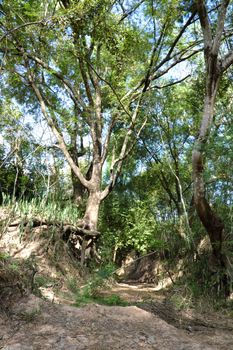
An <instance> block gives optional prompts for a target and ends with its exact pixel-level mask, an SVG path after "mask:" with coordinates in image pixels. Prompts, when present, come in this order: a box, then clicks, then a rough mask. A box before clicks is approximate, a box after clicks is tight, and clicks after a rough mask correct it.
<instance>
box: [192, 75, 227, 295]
mask: <svg viewBox="0 0 233 350" xmlns="http://www.w3.org/2000/svg"><path fill="white" fill-rule="evenodd" d="M217 86H218V79H217V80H215V81H214V82H212V84H211V87H210V83H209V85H207V96H206V98H205V104H204V111H203V118H202V124H201V128H200V134H199V137H198V139H197V141H196V144H195V146H194V150H193V153H192V165H193V180H194V203H195V207H196V210H197V214H198V216H199V219H200V220H201V223H202V224H203V226H204V227H205V229H206V231H207V233H208V235H209V237H210V242H211V245H212V250H213V257H214V261H215V264H216V266H217V268H218V269H219V271H220V274H221V276H220V281H221V286H220V287H221V288H222V289H224V293H225V294H228V293H229V290H228V283H227V279H228V278H227V259H226V256H225V254H224V253H223V250H222V243H223V239H224V236H223V234H224V224H223V222H222V220H221V219H220V218H219V217H218V216H217V214H216V213H215V212H214V211H213V209H212V208H211V206H210V204H209V203H208V201H207V199H206V193H205V182H204V178H203V173H204V151H205V143H206V141H207V137H208V132H209V128H210V127H211V123H212V119H213V114H214V103H215V96H216V92H217Z"/></svg>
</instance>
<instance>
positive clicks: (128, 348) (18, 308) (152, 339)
mask: <svg viewBox="0 0 233 350" xmlns="http://www.w3.org/2000/svg"><path fill="white" fill-rule="evenodd" d="M111 293H114V294H117V295H119V296H121V298H123V299H124V300H127V301H128V302H130V303H132V304H136V305H137V306H136V305H134V306H126V307H121V306H104V305H98V304H89V305H86V306H83V307H79V308H77V307H74V306H71V305H65V304H54V303H51V302H49V301H46V300H43V299H41V298H38V297H36V296H34V295H32V294H31V295H30V296H28V297H24V298H21V299H20V300H17V302H15V303H14V304H12V305H11V308H10V310H9V309H7V310H4V307H2V310H1V314H0V349H4V350H42V349H44V350H47V349H53V350H55V349H62V350H87V349H90V350H111V349H112V350H117V349H119V350H120V349H122V350H123V349H124V350H133V349H136V350H137V349H147V350H150V349H159V350H170V349H171V350H191V349H192V350H194V349H195V350H201V349H203V350H215V349H216V350H217V349H218V350H231V349H233V332H232V331H233V320H232V318H230V317H229V316H228V317H226V316H224V315H221V314H217V313H211V312H208V313H205V314H198V313H197V312H195V310H193V311H189V312H187V311H186V312H178V311H177V310H174V309H173V307H172V305H169V303H168V304H167V303H166V297H165V295H163V294H161V292H159V293H158V292H154V291H153V287H152V286H150V285H136V284H135V285H127V284H121V283H119V284H116V285H115V286H113V287H112V289H109V290H108V291H107V292H105V294H108V295H110V294H111Z"/></svg>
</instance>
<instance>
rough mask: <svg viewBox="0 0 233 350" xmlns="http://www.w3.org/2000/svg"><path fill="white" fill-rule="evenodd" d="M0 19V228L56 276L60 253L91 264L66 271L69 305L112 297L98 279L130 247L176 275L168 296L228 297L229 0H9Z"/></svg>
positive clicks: (14, 265) (231, 247)
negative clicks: (174, 291)
mask: <svg viewBox="0 0 233 350" xmlns="http://www.w3.org/2000/svg"><path fill="white" fill-rule="evenodd" d="M219 9H220V10H219ZM218 10H219V11H218ZM203 18H205V19H206V20H203ZM0 20H1V27H0V73H1V78H2V79H1V82H0V88H1V101H0V206H1V207H0V240H1V239H2V240H3V241H4V235H5V234H6V233H7V232H9V230H12V231H13V230H14V224H12V223H14V220H15V222H17V221H19V225H18V226H17V228H18V231H17V234H18V236H20V240H19V241H20V242H19V243H20V244H21V243H22V242H24V241H25V242H26V239H28V238H30V240H31V242H33V241H36V240H38V239H39V238H40V237H41V238H43V240H44V241H43V247H39V248H38V251H39V250H43V254H44V255H45V256H46V258H47V257H48V258H49V259H51V260H52V261H53V263H54V264H56V266H59V271H60V272H61V273H62V274H63V276H66V273H67V269H66V266H65V262H64V261H63V260H62V259H61V256H62V255H64V256H65V259H70V260H71V261H72V264H73V265H72V266H73V267H74V269H76V270H78V273H77V274H79V273H80V275H82V277H83V278H84V279H85V278H87V275H88V274H89V273H91V276H90V278H88V280H87V283H86V285H85V287H83V288H81V289H80V284H79V281H77V280H76V274H75V273H74V272H72V273H73V274H72V273H70V271H69V273H68V274H67V276H68V277H67V281H68V282H67V284H68V287H69V289H70V291H72V293H74V294H76V299H77V301H76V303H77V305H78V304H82V303H86V302H90V301H95V300H98V302H101V301H102V302H105V303H107V304H118V305H119V304H121V303H123V301H121V300H120V299H118V297H117V296H115V295H113V296H111V297H104V296H101V291H102V290H103V289H105V288H107V285H108V281H109V278H110V276H114V271H115V270H116V269H117V268H119V267H120V266H122V265H124V266H125V265H127V261H128V260H130V259H129V256H131V260H132V256H133V259H135V260H136V262H137V263H138V264H137V263H135V266H134V267H135V271H133V272H132V271H131V275H134V276H138V274H137V273H139V272H140V273H142V270H143V269H144V267H145V266H146V267H145V269H146V268H147V271H146V272H143V273H144V276H146V275H147V278H148V280H152V281H154V280H156V281H157V280H158V279H159V278H160V279H162V278H164V279H165V278H168V279H170V281H172V285H173V286H175V287H177V286H178V287H180V285H181V286H184V288H183V291H184V296H182V298H181V300H179V298H178V299H177V304H178V307H179V308H182V307H183V304H186V301H185V300H187V303H189V302H190V301H192V300H193V299H199V298H201V297H206V296H208V295H209V296H211V298H213V300H216V298H217V299H221V298H226V297H229V296H230V294H231V293H232V288H233V244H232V243H233V211H232V169H231V164H233V152H232V140H233V123H232V115H233V105H232V93H233V88H232V86H233V85H232V80H233V77H232V63H233V54H232V39H233V31H232V5H229V2H228V1H218V2H217V4H214V6H213V2H212V1H202V0H195V1H191V2H190V1H177V0H175V1H148V0H145V1H139V0H132V1H128V0H116V1H110V0H80V1H75V0H59V1H57V0H51V1H47V0H43V1H42V0H40V1H38V0H30V1H24V0H5V1H4V2H0ZM11 225H12V226H11ZM15 225H16V224H15ZM43 225H44V229H42V228H41V227H42V226H43ZM28 232H29V233H30V234H28ZM34 232H35V235H34ZM27 234H28V235H27ZM29 236H30V237H29ZM8 241H9V240H8ZM45 241H46V244H45ZM7 244H8V243H5V242H4V244H3V245H4V247H5V248H4V249H6V250H7V249H8V247H7ZM153 252H154V259H155V260H156V259H157V260H158V261H157V260H156V263H157V265H156V266H157V267H156V268H155V269H154V270H153V268H152V267H153V266H154V265H153V263H152V262H151V261H149V260H148V261H146V260H145V261H146V263H145V266H143V263H141V265H140V263H139V261H141V260H140V259H142V257H143V256H144V255H145V256H147V255H149V256H150V254H152V253H153ZM67 256H69V258H67ZM151 256H152V255H151ZM62 257H63V256H62ZM65 259H64V260H65ZM127 259H128V260H127ZM60 260H61V261H60ZM10 261H11V257H9V258H8V256H7V255H5V253H4V252H3V253H1V255H0V264H2V265H1V266H0V268H1V271H3V269H4V266H5V267H6V268H7V271H8V272H9V275H11V274H12V276H13V275H14V276H15V277H14V278H16V275H17V274H19V275H20V271H21V265H20V264H21V262H19V263H18V261H12V262H10ZM142 261H143V260H142ZM103 266H104V268H102V267H103ZM113 266H114V268H112V267H113ZM139 267H140V268H141V270H140V268H139ZM137 268H138V270H140V271H139V272H138V271H136V270H137ZM97 270H98V272H96V271H97ZM143 271H144V270H143ZM177 271H178V272H180V274H178V272H177ZM4 276H5V275H4ZM74 276H75V277H74ZM5 277H6V276H5ZM5 277H4V278H5ZM14 278H13V279H14ZM6 280H7V279H6ZM110 280H111V278H110ZM47 283H49V280H47V277H43V276H36V285H37V286H38V287H42V286H45V285H46V284H47ZM106 298H107V299H106ZM183 298H184V299H183Z"/></svg>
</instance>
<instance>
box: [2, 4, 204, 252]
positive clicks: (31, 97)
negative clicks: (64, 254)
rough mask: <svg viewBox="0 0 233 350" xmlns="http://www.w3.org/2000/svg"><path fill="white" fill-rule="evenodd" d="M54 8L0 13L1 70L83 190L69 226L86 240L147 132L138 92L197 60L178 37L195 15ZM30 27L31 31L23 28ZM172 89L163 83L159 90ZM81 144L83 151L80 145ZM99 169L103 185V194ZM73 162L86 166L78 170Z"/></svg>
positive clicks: (21, 7) (154, 8) (173, 9)
mask: <svg viewBox="0 0 233 350" xmlns="http://www.w3.org/2000/svg"><path fill="white" fill-rule="evenodd" d="M59 4H60V6H59ZM59 4H58V3H57V2H56V1H54V2H53V1H52V2H50V3H48V6H46V11H45V10H44V7H43V2H38V1H36V2H35V1H31V2H30V3H21V2H18V1H15V2H13V3H12V1H11V2H9V1H6V2H5V3H4V5H1V12H2V17H3V25H2V31H3V35H2V42H3V41H4V40H5V39H6V38H7V40H5V45H3V48H1V52H2V53H3V57H4V61H3V63H4V64H3V67H4V70H5V72H6V74H7V72H9V71H10V72H11V75H10V76H8V82H7V84H8V85H7V86H8V87H9V86H10V85H11V84H12V85H13V86H15V89H14V94H15V96H16V97H17V98H18V101H19V102H20V103H24V104H27V105H28V106H33V107H32V108H34V110H36V109H37V111H38V103H39V106H40V110H41V112H42V114H43V117H44V119H45V120H46V121H47V123H48V125H49V127H50V128H51V130H52V132H53V134H54V136H55V137H56V139H57V142H58V146H59V148H60V149H61V151H62V152H63V154H64V156H65V158H66V160H67V162H68V163H69V165H70V167H71V169H72V174H73V176H74V175H75V177H76V178H77V179H78V180H77V181H78V184H79V185H80V188H81V189H82V188H85V189H86V192H87V193H88V198H87V202H86V210H85V213H84V217H83V219H82V220H81V221H80V222H79V223H78V225H79V227H80V230H83V232H84V234H87V231H88V232H89V235H93V234H97V233H98V232H97V223H98V215H99V208H100V204H101V202H102V201H103V200H104V199H105V198H106V197H107V196H108V194H109V193H110V192H111V191H112V189H113V188H114V186H115V184H116V181H117V178H118V177H119V175H120V173H121V171H122V166H123V162H124V160H125V159H126V158H127V156H128V155H129V154H130V152H131V151H132V149H133V147H134V145H135V143H136V140H137V138H138V137H139V135H140V133H141V131H142V129H143V127H144V125H145V124H146V121H147V112H146V110H144V112H143V113H142V108H141V107H142V105H143V104H144V101H145V96H146V94H148V93H153V90H154V89H157V88H161V87H163V86H164V76H165V75H166V74H167V73H168V72H170V70H171V69H172V68H173V67H175V66H176V65H177V64H179V63H180V62H183V61H185V60H187V59H188V58H190V57H192V56H193V55H195V54H196V53H198V52H199V49H196V41H195V40H193V41H190V40H189V39H188V38H187V37H185V36H184V33H185V32H186V30H187V28H189V26H190V25H192V24H193V22H194V21H195V14H196V12H195V11H193V10H192V9H191V14H190V15H189V14H188V13H189V10H188V9H186V11H187V13H185V15H183V10H184V5H183V4H181V5H179V2H174V3H172V4H165V3H159V2H158V3H157V4H154V3H153V2H152V3H150V4H147V2H145V4H144V1H139V2H134V4H133V6H132V7H127V2H125V4H124V2H122V1H121V2H111V1H107V0H105V1H99V0H92V1H82V2H75V1H69V0H66V1H65V0H61V1H59ZM143 4H144V8H143V9H142V10H140V6H141V5H143ZM118 5H120V7H119V6H118ZM137 10H140V11H141V13H140V14H141V15H144V16H145V19H147V20H148V21H149V23H150V25H149V27H148V31H147V32H145V33H142V31H141V28H140V25H138V24H137V23H136V24H135V21H134V13H135V11H137ZM15 11H18V13H20V17H17V16H16V17H15V15H14V13H15ZM122 11H123V12H122ZM163 13H166V16H163V17H161V16H162V14H163ZM22 18H23V21H24V23H23V24H22V23H21V21H22ZM131 18H132V20H131ZM161 18H162V19H161ZM35 23H37V25H38V26H39V27H38V31H37V32H35V31H34V30H32V25H35ZM27 24H28V25H27ZM12 25H13V28H12ZM181 80H184V79H181ZM155 82H156V83H155ZM177 82H179V81H176V80H174V79H172V81H167V82H166V86H167V85H173V84H176V83H177ZM19 86H21V88H20V90H19ZM22 86H23V92H24V94H22ZM35 106H36V107H35ZM85 137H86V138H88V141H90V144H91V146H90V147H87V146H85V145H84V146H85V147H84V146H83V140H84V139H85ZM81 157H83V158H81ZM106 161H108V162H110V170H109V179H108V182H107V183H105V187H103V183H102V175H103V169H104V164H105V163H106ZM80 162H82V163H84V164H85V163H88V164H87V166H86V169H85V170H84V171H83V167H81V165H80V164H81V163H80ZM84 241H85V240H84ZM84 245H85V242H84Z"/></svg>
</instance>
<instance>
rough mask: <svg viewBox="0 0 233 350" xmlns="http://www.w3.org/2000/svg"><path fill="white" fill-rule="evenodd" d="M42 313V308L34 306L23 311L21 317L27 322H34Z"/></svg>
mask: <svg viewBox="0 0 233 350" xmlns="http://www.w3.org/2000/svg"><path fill="white" fill-rule="evenodd" d="M40 313H41V310H40V308H39V307H37V308H34V309H32V310H29V311H24V312H22V313H21V318H22V319H23V320H24V321H25V322H26V323H30V322H33V321H34V320H35V319H36V318H37V317H38V316H39V315H40Z"/></svg>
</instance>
